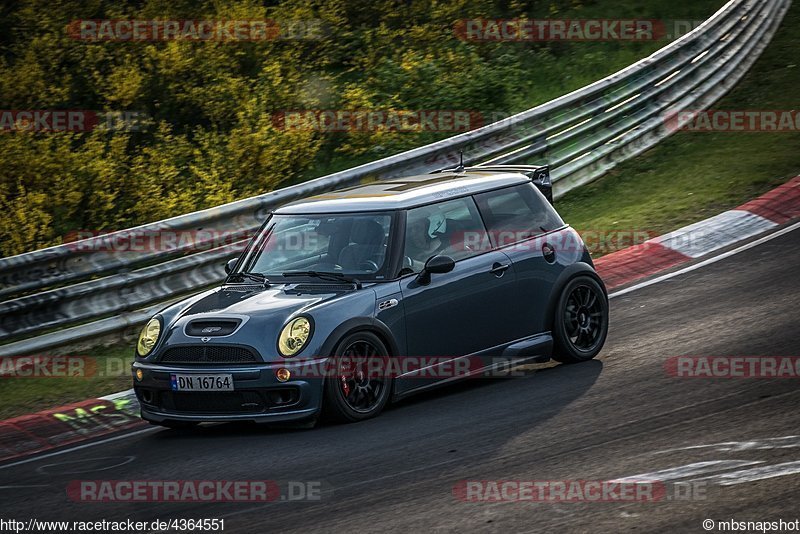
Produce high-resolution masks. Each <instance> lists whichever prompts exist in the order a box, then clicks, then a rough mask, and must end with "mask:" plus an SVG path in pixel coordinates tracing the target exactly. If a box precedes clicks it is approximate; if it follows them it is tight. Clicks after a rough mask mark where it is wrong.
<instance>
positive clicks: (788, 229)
mask: <svg viewBox="0 0 800 534" xmlns="http://www.w3.org/2000/svg"><path fill="white" fill-rule="evenodd" d="M798 228H800V222H796V223H794V224H793V225H791V226H787V227H786V228H782V229H781V230H778V231H777V232H774V233H772V234H769V235H766V236H764V237H762V238H759V239H756V240H755V241H751V242H750V243H747V244H745V245H742V246H741V247H739V248H735V249H733V250H729V251H728V252H725V253H723V254H720V255H718V256H714V257H713V258H709V259H707V260H703V261H701V262H698V263H695V264H693V265H690V266H688V267H685V268H683V269H680V270H679V271H675V272H672V273H669V274H665V275H663V276H658V277H656V278H653V279H651V280H648V281H646V282H642V283H641V284H636V285H633V286H631V287H628V288H625V289H623V290H621V291H616V292H614V293H611V294H610V295H609V296H608V298H614V297H619V296H621V295H625V294H627V293H630V292H632V291H636V290H637V289H641V288H643V287H647V286H651V285H653V284H657V283H658V282H663V281H664V280H669V279H670V278H674V277H676V276H679V275H681V274H684V273H688V272H690V271H694V270H695V269H699V268H700V267H704V266H706V265H710V264H712V263H716V262H718V261H721V260H724V259H725V258H728V257H730V256H733V255H734V254H738V253H739V252H743V251H745V250H747V249H750V248H753V247H755V246H758V245H760V244H762V243H766V242H767V241H771V240H772V239H775V238H776V237H780V236H782V235H784V234H787V233H789V232H791V231H793V230H797V229H798ZM156 430H159V429H158V428H155V427H153V428H143V429H141V430H137V431H135V432H129V433H127V434H120V435H119V436H113V437H110V438H107V439H103V440H100V441H92V442H89V443H83V444H81V445H76V446H75V447H69V448H67V449H62V450H59V451H55V452H50V453H47V454H43V455H41V456H32V457H30V458H26V459H24V460H19V461H18V462H13V463H10V464H6V465H0V469H7V468H9V467H14V466H17V465H22V464H26V463H29V462H35V461H37V460H43V459H45V458H51V457H53V456H60V455H62V454H66V453H68V452H74V451H78V450H81V449H88V448H89V447H94V446H96V445H103V444H105V443H110V442H112V441H117V440H119V439H123V438H128V437H131V436H137V435H139V434H144V433H146V432H154V431H156Z"/></svg>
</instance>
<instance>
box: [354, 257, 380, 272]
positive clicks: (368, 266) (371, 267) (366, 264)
mask: <svg viewBox="0 0 800 534" xmlns="http://www.w3.org/2000/svg"><path fill="white" fill-rule="evenodd" d="M358 268H359V270H362V271H369V272H373V273H377V272H378V264H377V263H375V262H374V261H372V260H364V261H362V262H361V263H360V264H359V265H358Z"/></svg>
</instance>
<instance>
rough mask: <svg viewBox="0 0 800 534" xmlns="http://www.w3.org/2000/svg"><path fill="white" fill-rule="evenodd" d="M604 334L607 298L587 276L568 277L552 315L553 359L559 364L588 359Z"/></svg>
mask: <svg viewBox="0 0 800 534" xmlns="http://www.w3.org/2000/svg"><path fill="white" fill-rule="evenodd" d="M607 334H608V297H607V296H606V293H605V291H603V288H602V287H601V286H600V284H599V283H598V282H597V280H595V279H594V278H592V277H590V276H577V277H575V278H573V279H572V280H570V281H569V282H568V283H567V285H566V287H565V288H564V290H563V291H562V292H561V296H560V297H559V299H558V303H557V304H556V309H555V313H554V316H553V341H554V347H553V348H554V351H553V359H554V360H556V361H559V362H562V363H578V362H585V361H588V360H591V359H592V358H594V357H595V356H597V355H598V354H599V353H600V350H601V349H602V348H603V344H604V343H605V342H606V336H607Z"/></svg>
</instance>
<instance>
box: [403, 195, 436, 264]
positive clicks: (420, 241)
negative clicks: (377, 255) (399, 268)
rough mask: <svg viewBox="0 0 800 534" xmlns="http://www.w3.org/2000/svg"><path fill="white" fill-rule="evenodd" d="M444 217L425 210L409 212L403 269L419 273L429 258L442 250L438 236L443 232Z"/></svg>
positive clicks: (419, 209)
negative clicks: (406, 268)
mask: <svg viewBox="0 0 800 534" xmlns="http://www.w3.org/2000/svg"><path fill="white" fill-rule="evenodd" d="M444 228H445V217H444V215H442V214H441V213H437V212H433V211H431V210H429V209H426V208H418V209H415V210H411V211H410V212H409V214H408V224H407V225H406V250H405V256H406V261H405V265H404V266H405V267H408V268H411V269H413V271H414V272H419V271H421V270H422V268H423V267H424V266H425V262H426V261H427V260H428V258H430V257H431V256H435V255H436V254H437V253H438V252H440V251H441V250H442V249H443V248H444V243H443V242H442V240H441V238H440V237H439V235H441V234H442V233H443V232H444Z"/></svg>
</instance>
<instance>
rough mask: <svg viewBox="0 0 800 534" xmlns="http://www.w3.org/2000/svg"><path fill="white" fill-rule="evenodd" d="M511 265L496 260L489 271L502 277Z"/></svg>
mask: <svg viewBox="0 0 800 534" xmlns="http://www.w3.org/2000/svg"><path fill="white" fill-rule="evenodd" d="M509 267H511V265H510V264H508V263H499V262H495V263H494V265H492V268H491V269H489V272H490V273H492V274H493V275H495V276H496V277H497V278H500V277H501V276H503V275H504V274H505V272H506V270H508V268H509Z"/></svg>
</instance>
